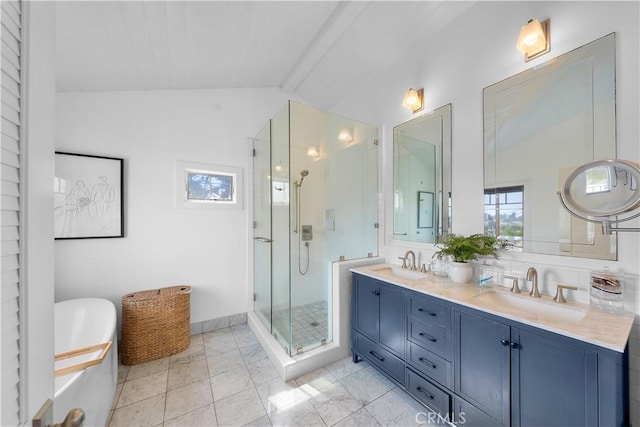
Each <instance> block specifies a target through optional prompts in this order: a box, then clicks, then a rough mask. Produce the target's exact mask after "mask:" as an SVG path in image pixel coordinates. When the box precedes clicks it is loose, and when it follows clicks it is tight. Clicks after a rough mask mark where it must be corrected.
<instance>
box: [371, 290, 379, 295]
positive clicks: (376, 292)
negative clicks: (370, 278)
mask: <svg viewBox="0 0 640 427" xmlns="http://www.w3.org/2000/svg"><path fill="white" fill-rule="evenodd" d="M371 293H372V294H374V295H380V291H371Z"/></svg>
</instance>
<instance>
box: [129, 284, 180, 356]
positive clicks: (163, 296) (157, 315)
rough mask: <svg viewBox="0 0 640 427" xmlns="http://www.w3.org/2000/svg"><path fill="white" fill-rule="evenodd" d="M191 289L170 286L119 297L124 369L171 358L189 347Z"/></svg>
mask: <svg viewBox="0 0 640 427" xmlns="http://www.w3.org/2000/svg"><path fill="white" fill-rule="evenodd" d="M190 293H191V286H171V287H168V288H161V289H153V290H149V291H140V292H135V293H131V294H127V295H125V296H123V297H122V337H121V342H120V357H121V362H122V364H123V365H137V364H139V363H144V362H148V361H150V360H155V359H159V358H161V357H166V356H170V355H172V354H176V353H179V352H181V351H182V350H184V349H185V348H187V347H188V346H189V339H190V332H191V323H190V320H191V315H190V314H191V313H190Z"/></svg>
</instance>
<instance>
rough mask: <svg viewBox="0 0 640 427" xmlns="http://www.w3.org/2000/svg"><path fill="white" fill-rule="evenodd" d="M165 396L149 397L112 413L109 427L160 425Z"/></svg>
mask: <svg viewBox="0 0 640 427" xmlns="http://www.w3.org/2000/svg"><path fill="white" fill-rule="evenodd" d="M164 401H165V394H164V393H163V394H159V395H157V396H153V397H150V398H148V399H145V400H141V401H139V402H135V403H132V404H131V405H127V406H122V407H120V408H118V409H116V410H115V411H114V412H113V416H112V417H111V422H110V423H109V427H129V426H153V425H157V424H161V423H162V421H163V416H164Z"/></svg>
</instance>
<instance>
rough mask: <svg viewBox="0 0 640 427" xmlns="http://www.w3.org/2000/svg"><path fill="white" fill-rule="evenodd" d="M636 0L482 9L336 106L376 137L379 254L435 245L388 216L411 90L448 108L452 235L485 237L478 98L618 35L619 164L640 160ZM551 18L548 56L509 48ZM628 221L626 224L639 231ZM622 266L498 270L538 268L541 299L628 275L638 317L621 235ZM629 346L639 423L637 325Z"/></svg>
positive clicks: (555, 259)
mask: <svg viewBox="0 0 640 427" xmlns="http://www.w3.org/2000/svg"><path fill="white" fill-rule="evenodd" d="M639 15H640V11H639V4H638V2H478V3H477V4H475V5H474V6H472V7H471V8H469V9H468V10H467V11H466V12H465V13H464V14H463V15H462V16H461V17H459V18H458V19H457V20H454V21H453V22H451V24H450V25H448V26H447V27H446V28H444V29H443V30H442V31H441V32H440V33H439V34H438V35H437V37H432V38H431V39H430V40H425V41H424V42H423V43H422V44H421V45H419V46H415V48H414V49H413V53H414V54H413V56H412V57H408V58H405V59H404V60H401V61H399V62H398V63H397V64H396V65H395V66H394V67H392V68H390V69H389V70H387V71H385V72H384V73H381V74H379V75H372V76H369V77H368V78H367V79H363V83H362V85H361V86H360V87H359V88H357V89H356V90H354V92H353V93H351V94H350V95H349V96H348V97H345V99H343V100H342V101H341V102H340V103H339V104H337V105H336V106H334V108H332V111H333V112H336V113H338V114H343V115H347V116H351V117H353V118H355V119H359V120H363V121H367V122H370V123H376V124H378V125H379V126H380V127H381V130H382V150H383V152H382V156H383V160H382V182H381V186H382V189H383V197H384V205H385V209H384V212H383V213H384V215H385V218H381V223H382V224H384V228H383V229H382V230H381V232H380V242H381V243H380V255H381V256H384V257H386V259H387V260H390V261H391V262H397V257H398V256H401V255H403V254H404V252H405V251H406V250H407V249H414V250H415V251H417V253H419V254H420V255H421V257H422V258H430V257H431V254H432V253H433V252H434V247H433V246H432V245H427V244H411V243H399V242H393V241H392V239H391V236H390V235H391V234H392V232H393V229H392V227H391V224H392V223H391V219H392V218H393V211H392V210H390V207H391V200H392V195H393V183H392V177H393V170H392V166H393V150H392V135H393V134H392V132H393V126H396V125H397V124H399V123H402V122H404V121H406V120H407V119H408V117H409V116H411V114H410V113H409V112H408V111H407V110H405V109H403V108H402V107H401V105H400V104H401V101H402V95H403V94H404V92H405V91H406V90H407V89H408V88H409V87H414V88H419V87H423V86H424V89H425V98H426V99H425V104H426V105H425V111H431V110H433V109H435V108H438V107H440V106H442V105H445V104H447V103H451V104H452V141H453V143H452V145H453V154H452V155H453V161H452V162H453V165H452V168H453V188H452V192H453V201H452V204H453V214H452V216H453V220H452V222H453V232H455V233H461V234H471V233H477V232H482V230H483V211H482V197H483V165H482V160H481V159H482V157H483V154H482V150H483V141H482V90H483V88H485V87H487V86H489V85H491V84H493V83H496V82H498V81H500V80H503V79H505V78H507V77H509V76H512V75H514V74H517V73H519V72H521V71H524V70H525V69H528V68H530V67H532V66H535V65H537V64H541V63H544V62H546V61H548V60H549V59H551V58H553V57H555V56H558V55H561V54H563V53H565V52H568V51H570V50H572V49H575V48H577V47H579V46H582V45H584V44H586V43H589V42H591V41H593V40H595V39H597V38H600V37H602V36H604V35H607V34H609V33H611V32H615V33H616V67H617V69H616V98H617V99H616V113H617V148H618V157H619V158H623V159H630V160H635V161H640V144H639V141H640V132H639V129H638V117H640V109H639V107H638V99H639V86H638V75H640V69H639V67H638V52H639V39H640V37H639V33H638V18H639ZM534 17H535V18H538V19H540V20H542V19H546V18H550V19H551V37H552V40H551V52H550V53H549V54H547V55H545V56H542V57H541V58H538V59H536V60H534V61H532V62H529V63H525V62H524V59H523V57H522V55H521V54H520V52H518V51H517V50H516V49H515V44H516V39H517V36H518V32H519V29H520V26H521V25H523V24H524V23H526V21H527V20H528V19H530V18H534ZM639 225H640V222H639V221H637V220H634V221H632V222H629V223H627V226H639ZM618 254H619V257H618V261H608V262H604V261H602V262H599V261H593V260H587V259H583V258H570V257H561V256H550V255H536V254H507V255H505V256H503V260H502V261H501V263H502V264H503V265H505V267H506V269H507V271H514V272H523V271H524V270H526V268H527V267H528V266H531V265H533V266H535V267H536V268H538V271H539V273H540V276H541V278H542V282H543V283H542V284H541V286H542V289H541V292H543V293H546V294H549V293H551V292H554V291H555V284H556V283H557V282H559V281H563V282H566V283H574V284H577V285H579V287H580V290H579V291H578V292H577V293H573V292H572V293H571V298H574V299H577V300H581V301H583V302H586V301H588V280H589V274H588V273H589V270H592V269H600V268H602V267H603V266H605V265H607V266H609V267H610V268H611V269H612V270H615V271H624V272H625V273H627V275H626V276H625V292H626V298H625V307H626V308H627V309H628V310H632V311H634V312H636V313H640V301H639V296H640V293H639V291H638V287H639V282H640V280H639V276H638V274H639V273H640V263H639V262H638V260H639V259H640V236H639V235H638V233H621V234H620V236H619V240H618ZM629 347H630V354H631V357H630V368H631V369H630V383H631V387H630V391H631V415H632V420H631V421H632V422H633V423H634V424H638V423H640V322H637V324H636V325H635V327H634V329H633V331H632V334H631V340H630V342H629Z"/></svg>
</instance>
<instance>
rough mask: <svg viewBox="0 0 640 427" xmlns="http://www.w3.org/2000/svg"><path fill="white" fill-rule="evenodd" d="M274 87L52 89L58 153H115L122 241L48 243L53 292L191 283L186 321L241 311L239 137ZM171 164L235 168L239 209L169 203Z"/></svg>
mask: <svg viewBox="0 0 640 427" xmlns="http://www.w3.org/2000/svg"><path fill="white" fill-rule="evenodd" d="M286 100H287V97H286V96H285V95H284V94H283V93H281V92H280V91H279V90H277V89H221V90H187V91H144V92H142V91H141V92H111V93H58V94H57V100H56V101H57V102H56V124H57V129H56V135H55V142H56V150H58V151H68V152H74V153H82V154H93V155H103V156H110V157H122V158H124V164H125V174H124V182H125V184H124V185H125V238H123V239H119V238H115V239H89V240H58V241H56V242H55V299H56V301H60V300H65V299H68V298H77V297H85V296H95V297H105V298H108V299H110V300H112V301H113V302H114V303H116V305H117V306H118V307H120V305H121V298H122V296H123V295H125V294H127V293H130V292H134V291H138V290H146V289H156V288H160V287H165V286H171V285H174V284H186V285H191V286H192V296H191V322H192V323H194V322H199V321H205V320H209V319H215V318H218V317H222V316H227V315H231V314H235V313H241V312H246V311H248V307H247V302H248V298H247V295H248V292H249V283H248V281H249V278H248V274H247V271H248V267H247V266H248V262H249V261H248V260H249V258H250V256H251V251H252V248H250V247H249V245H248V235H247V233H248V227H247V224H248V215H249V214H250V212H249V206H250V203H249V200H248V197H250V194H248V192H247V188H248V186H249V184H250V183H249V180H248V177H249V174H248V169H247V168H248V167H249V165H250V158H249V156H248V151H247V147H248V145H247V138H250V137H254V136H255V135H256V134H257V133H258V131H259V130H260V128H261V127H262V126H263V125H264V124H265V123H266V122H267V120H268V118H269V117H272V116H273V115H274V114H275V113H276V111H278V109H280V108H282V107H283V106H284V105H285V103H286ZM176 161H187V162H199V163H208V164H213V165H223V166H230V167H239V168H242V169H243V171H244V178H245V179H244V182H245V185H244V188H243V189H242V193H241V194H242V197H243V199H244V200H243V204H244V208H243V209H242V210H214V209H178V208H176V207H175V189H174V188H175V163H176Z"/></svg>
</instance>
